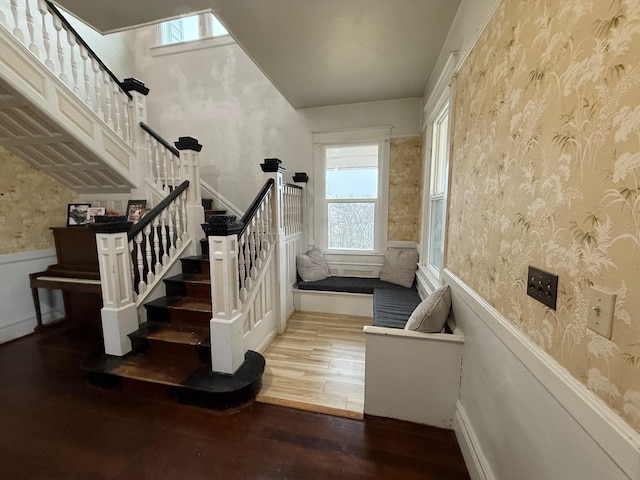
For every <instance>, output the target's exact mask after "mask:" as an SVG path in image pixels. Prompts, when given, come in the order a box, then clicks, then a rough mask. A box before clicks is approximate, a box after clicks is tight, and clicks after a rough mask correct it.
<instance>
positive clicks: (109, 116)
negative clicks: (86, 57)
mask: <svg viewBox="0 0 640 480" xmlns="http://www.w3.org/2000/svg"><path fill="white" fill-rule="evenodd" d="M102 81H103V82H104V101H105V107H104V110H105V119H104V120H105V122H107V125H109V127H111V129H113V111H112V107H111V89H110V88H109V86H110V85H111V77H110V76H109V74H108V73H107V72H106V70H102Z"/></svg>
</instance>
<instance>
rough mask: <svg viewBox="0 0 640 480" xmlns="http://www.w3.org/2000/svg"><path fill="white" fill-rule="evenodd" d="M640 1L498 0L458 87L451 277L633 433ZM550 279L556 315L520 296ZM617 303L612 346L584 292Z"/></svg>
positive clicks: (639, 423) (637, 374)
mask: <svg viewBox="0 0 640 480" xmlns="http://www.w3.org/2000/svg"><path fill="white" fill-rule="evenodd" d="M639 84H640V0H597V1H596V0H564V1H562V2H559V1H557V0H504V1H503V2H502V4H501V6H500V7H499V8H498V10H497V12H496V14H495V16H494V18H493V19H492V21H491V22H490V24H489V25H488V27H487V28H486V30H485V32H484V33H483V35H482V37H481V38H480V40H479V42H478V43H477V44H476V46H475V47H474V50H473V51H472V52H471V54H470V56H469V57H468V58H467V60H466V62H465V63H464V65H463V66H462V67H461V69H460V71H459V73H458V75H457V79H456V101H455V107H454V108H455V119H456V121H455V125H454V127H453V137H452V138H453V156H452V159H451V172H452V180H451V181H452V183H451V192H450V202H451V203H450V209H449V215H450V219H449V222H450V223H449V226H450V230H449V235H448V242H449V243H448V251H447V253H448V256H447V258H448V261H447V262H448V264H447V266H448V267H449V268H450V269H451V270H452V271H453V272H454V273H455V274H456V275H458V276H459V277H460V278H462V279H463V280H464V281H465V282H467V284H469V285H470V286H471V287H472V288H473V289H474V290H476V291H477V292H478V293H479V294H480V295H482V296H483V297H484V298H485V299H486V300H487V301H489V302H490V303H491V304H492V305H493V306H494V307H495V308H496V309H497V310H498V311H500V312H501V313H502V315H503V316H504V317H505V318H507V319H508V320H509V321H511V322H513V324H514V325H516V326H517V327H519V328H520V329H521V330H522V331H523V332H525V333H526V334H528V335H529V336H530V337H531V338H532V339H533V341H535V342H536V343H537V344H538V345H539V346H540V347H541V348H543V349H544V350H546V351H547V352H548V353H549V354H550V355H552V356H553V357H554V358H555V359H556V360H557V361H558V362H559V363H561V364H562V365H563V366H564V367H566V368H567V369H568V370H569V371H570V372H571V373H572V374H573V375H574V376H575V377H576V378H577V379H579V380H580V381H582V382H584V384H585V385H586V386H587V387H588V388H589V389H591V390H592V391H593V392H595V393H596V394H597V395H598V396H600V397H601V398H602V399H603V400H604V401H605V402H607V403H608V404H609V405H610V406H611V407H612V408H613V409H614V410H615V411H617V412H618V413H619V414H620V415H621V416H622V417H623V418H624V419H625V420H626V421H627V422H628V423H629V424H630V425H632V426H633V427H634V428H635V429H636V430H640V295H638V293H637V292H638V289H640V88H639ZM528 265H534V266H538V267H540V268H543V269H546V270H549V271H552V272H554V273H557V274H558V275H559V279H560V282H559V292H558V308H557V310H556V311H553V310H550V309H548V308H546V307H545V306H543V305H542V304H540V303H537V302H536V301H534V300H533V299H531V298H530V297H528V296H526V294H525V290H526V284H525V283H526V273H527V266H528ZM590 286H597V287H599V288H601V289H604V290H608V291H610V292H613V293H616V294H617V302H616V307H615V318H614V323H613V337H612V339H611V341H610V340H607V339H606V338H604V337H602V336H599V335H597V334H595V333H593V332H592V331H591V330H588V329H587V328H586V319H587V309H588V293H589V287H590Z"/></svg>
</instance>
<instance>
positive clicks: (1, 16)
mask: <svg viewBox="0 0 640 480" xmlns="http://www.w3.org/2000/svg"><path fill="white" fill-rule="evenodd" d="M0 24H2V25H4V26H5V27H7V30H9V25H7V18H6V17H5V16H4V13H3V12H2V10H0Z"/></svg>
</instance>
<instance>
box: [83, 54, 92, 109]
mask: <svg viewBox="0 0 640 480" xmlns="http://www.w3.org/2000/svg"><path fill="white" fill-rule="evenodd" d="M80 58H81V59H82V80H83V81H84V93H85V99H84V103H86V104H87V105H88V106H89V107H91V105H92V104H93V99H92V98H91V83H90V78H89V67H88V65H87V64H88V63H89V52H88V51H87V48H86V47H85V46H84V45H82V44H80Z"/></svg>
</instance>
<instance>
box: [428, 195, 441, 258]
mask: <svg viewBox="0 0 640 480" xmlns="http://www.w3.org/2000/svg"><path fill="white" fill-rule="evenodd" d="M430 203H431V211H430V215H431V216H430V219H429V263H430V264H431V265H432V266H433V267H434V268H436V269H438V270H440V268H441V267H442V241H443V235H442V233H443V232H442V227H443V218H442V217H443V215H442V213H443V212H442V210H443V206H444V198H443V197H437V198H432V199H431V202H430Z"/></svg>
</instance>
